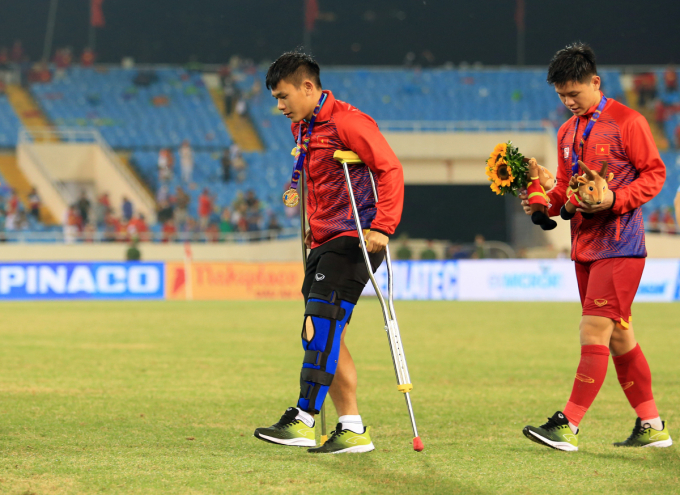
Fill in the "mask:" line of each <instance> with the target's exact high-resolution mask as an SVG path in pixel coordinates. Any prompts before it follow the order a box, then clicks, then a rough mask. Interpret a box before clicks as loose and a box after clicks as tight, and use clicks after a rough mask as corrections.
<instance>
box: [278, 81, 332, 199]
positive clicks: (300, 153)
mask: <svg viewBox="0 0 680 495" xmlns="http://www.w3.org/2000/svg"><path fill="white" fill-rule="evenodd" d="M327 96H328V93H326V92H325V91H324V92H323V93H322V94H321V99H319V103H317V104H316V107H314V112H312V118H311V119H309V125H308V126H307V132H306V133H305V138H304V139H302V123H300V127H299V130H298V138H297V147H296V148H295V167H294V168H293V177H292V178H291V179H290V188H289V189H288V190H287V191H286V192H285V193H283V204H284V205H286V206H288V207H290V208H292V207H294V206H297V204H298V201H300V196H299V195H298V192H297V187H298V181H299V180H300V175H301V173H302V167H303V165H304V163H305V158H306V156H307V152H308V151H309V141H310V140H311V138H312V129H313V128H314V124H315V123H316V117H317V116H318V115H319V112H320V111H321V107H322V106H323V104H324V103H325V102H326V97H327Z"/></svg>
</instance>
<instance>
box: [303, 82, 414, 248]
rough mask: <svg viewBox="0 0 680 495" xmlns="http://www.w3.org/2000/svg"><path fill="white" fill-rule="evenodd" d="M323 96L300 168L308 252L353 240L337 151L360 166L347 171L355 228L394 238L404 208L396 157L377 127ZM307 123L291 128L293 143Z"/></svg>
mask: <svg viewBox="0 0 680 495" xmlns="http://www.w3.org/2000/svg"><path fill="white" fill-rule="evenodd" d="M324 93H327V94H328V96H327V97H326V101H325V102H324V104H323V107H321V111H320V112H319V115H318V116H317V118H316V123H315V124H314V129H312V137H311V140H310V142H309V151H308V153H307V157H306V158H305V163H304V168H305V176H306V178H307V217H308V218H309V226H310V229H311V231H312V248H315V247H317V246H320V245H321V244H323V243H325V242H328V241H330V240H331V239H335V238H336V237H340V236H354V237H357V236H358V234H357V231H356V225H355V223H354V216H353V215H352V207H351V206H350V202H349V194H348V192H347V183H346V182H345V173H344V171H343V168H342V165H341V164H340V163H339V162H337V161H335V160H334V159H333V153H335V152H336V151H337V150H341V151H349V150H351V151H354V152H355V153H356V154H357V155H359V158H361V160H362V161H363V162H364V164H365V165H361V164H360V165H349V172H350V178H351V180H352V189H353V190H354V198H355V199H356V202H357V208H358V210H359V217H360V219H361V227H362V228H364V229H368V228H370V229H372V230H377V231H378V232H381V233H383V234H386V235H392V234H394V230H395V229H396V228H397V225H399V220H400V219H401V212H402V209H403V206H404V172H403V170H402V168H401V163H399V160H398V159H397V156H396V155H395V154H394V151H392V148H390V145H389V144H387V141H386V140H385V137H384V136H383V135H382V134H381V133H380V130H379V129H378V124H376V123H375V121H374V120H373V119H372V118H371V117H369V116H368V115H366V114H365V113H363V112H360V111H359V110H358V109H356V108H355V107H353V106H352V105H350V104H348V103H345V102H343V101H339V100H336V99H335V97H334V96H333V93H331V92H330V91H324ZM307 125H308V124H307V122H305V121H301V122H300V123H298V124H295V123H293V124H292V125H291V130H292V131H293V136H294V138H295V139H297V137H298V132H299V128H300V126H302V135H303V136H304V134H305V133H306V132H307ZM366 166H368V168H370V169H371V171H372V172H373V176H374V178H375V185H376V189H377V190H378V199H379V201H378V204H377V205H376V203H375V200H374V198H373V188H372V186H371V179H370V177H369V174H368V170H367V169H366Z"/></svg>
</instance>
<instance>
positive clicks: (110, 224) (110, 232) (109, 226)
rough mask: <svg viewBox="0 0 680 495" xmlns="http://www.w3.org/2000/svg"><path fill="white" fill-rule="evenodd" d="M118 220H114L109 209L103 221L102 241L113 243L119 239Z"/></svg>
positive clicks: (119, 228) (120, 228) (119, 225)
mask: <svg viewBox="0 0 680 495" xmlns="http://www.w3.org/2000/svg"><path fill="white" fill-rule="evenodd" d="M122 230H123V229H122V226H121V224H120V220H118V219H117V218H116V216H115V215H114V214H113V212H112V211H111V210H110V209H109V212H108V213H107V214H106V220H105V221H104V241H106V242H115V241H117V240H118V239H119V238H120V234H121V231H122Z"/></svg>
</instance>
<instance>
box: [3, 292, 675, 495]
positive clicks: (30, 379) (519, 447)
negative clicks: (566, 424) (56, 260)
mask: <svg viewBox="0 0 680 495" xmlns="http://www.w3.org/2000/svg"><path fill="white" fill-rule="evenodd" d="M396 309H397V313H398V315H399V320H400V326H401V329H402V338H403V341H404V347H405V351H406V356H407V358H408V363H409V366H410V371H411V378H412V380H413V384H414V387H415V388H414V390H413V392H412V394H411V397H412V400H413V406H414V410H415V413H416V418H417V420H418V425H419V428H420V434H421V438H422V439H423V441H424V443H425V451H424V452H422V453H417V452H414V451H413V450H412V447H411V431H410V424H409V421H408V415H407V412H406V407H405V404H404V399H403V397H402V395H401V394H400V393H399V392H398V391H397V390H396V382H395V378H394V371H393V369H392V362H391V359H390V355H389V350H388V343H387V338H386V336H385V333H384V331H383V330H382V319H381V316H380V311H379V307H378V304H377V302H376V301H375V300H363V301H361V302H360V303H359V305H358V307H357V309H356V312H355V314H354V316H353V319H352V325H351V326H350V330H349V335H348V337H347V342H348V345H349V346H350V350H351V352H352V354H353V356H354V358H355V360H356V362H357V365H358V372H359V380H360V384H359V402H360V408H361V413H362V415H363V418H364V421H365V423H366V424H368V425H371V426H373V440H374V443H375V445H376V450H375V451H374V452H372V453H369V454H354V455H336V456H311V455H310V454H307V452H306V451H305V450H304V449H300V448H295V447H278V446H275V445H271V444H268V443H265V442H261V441H258V440H256V439H255V438H254V437H253V436H252V433H253V430H254V428H255V427H257V426H263V425H264V426H266V425H269V424H272V423H273V422H275V421H276V420H278V418H279V416H280V415H281V414H282V413H283V411H284V409H285V408H286V407H287V406H290V405H293V404H294V402H295V399H296V396H297V389H298V376H299V368H300V362H301V359H302V354H301V349H300V343H299V335H300V329H301V326H302V317H301V314H300V313H301V310H302V305H301V303H283V302H247V303H246V302H193V303H188V302H87V303H86V302H69V303H64V302H59V303H52V302H50V303H3V304H2V305H0V312H1V314H2V317H1V318H0V321H1V322H2V325H1V326H0V493H16V494H57V493H67V494H71V493H88V494H89V493H144V494H149V493H164V494H165V493H296V494H303V493H308V494H321V493H471V494H496V493H523V494H546V493H556V494H557V493H635V494H647V493H678V492H680V480H679V477H680V455H679V451H678V447H676V446H673V447H671V448H669V449H639V450H621V449H616V448H614V447H612V446H611V443H612V442H614V441H617V440H622V439H625V438H626V437H627V436H628V435H629V433H630V431H631V429H632V427H633V423H634V420H635V414H634V412H633V410H632V409H631V408H630V406H629V405H628V403H627V401H626V399H625V396H624V394H623V393H622V392H621V390H620V388H619V385H618V382H617V380H616V375H615V372H614V367H613V364H611V361H610V365H609V372H608V376H607V380H606V382H605V384H604V386H603V388H602V391H601V393H600V395H599V396H598V398H597V399H596V400H595V403H594V404H593V407H592V408H591V410H590V411H589V412H588V414H587V415H586V418H585V420H584V421H583V423H582V424H581V427H582V435H581V439H580V442H581V444H580V446H579V447H580V451H579V452H576V453H565V452H558V451H554V450H551V449H547V448H545V447H541V446H539V445H537V444H534V443H532V442H529V441H528V440H527V439H526V438H524V436H523V435H522V427H523V426H524V425H525V424H528V423H531V424H534V425H537V424H541V423H543V422H544V421H545V418H546V417H547V416H549V415H552V414H553V413H554V412H555V411H556V410H557V409H561V408H562V407H563V406H564V404H565V402H566V399H567V398H568V396H569V392H570V390H571V385H572V381H573V376H574V373H575V369H576V366H577V364H578V359H579V342H578V330H577V328H578V321H579V317H580V311H579V306H578V305H577V304H566V303H564V304H554V303H553V304H548V303H533V304H532V303H522V304H518V303H463V302H401V301H398V302H397V303H396ZM634 314H635V325H636V333H637V336H638V340H639V341H640V343H641V346H642V348H643V350H644V351H645V353H646V355H647V357H648V360H649V362H650V365H651V368H652V373H653V377H654V391H655V396H656V401H657V405H658V406H659V410H660V411H661V412H662V416H663V418H664V419H666V420H667V422H668V423H669V427H670V431H671V435H672V436H673V437H674V438H675V440H676V442H677V441H680V358H679V357H680V352H679V351H680V305H678V304H636V305H635V306H634ZM328 406H330V407H329V423H331V425H332V424H334V423H335V420H336V415H335V412H334V409H333V407H332V405H331V403H330V401H329V403H328Z"/></svg>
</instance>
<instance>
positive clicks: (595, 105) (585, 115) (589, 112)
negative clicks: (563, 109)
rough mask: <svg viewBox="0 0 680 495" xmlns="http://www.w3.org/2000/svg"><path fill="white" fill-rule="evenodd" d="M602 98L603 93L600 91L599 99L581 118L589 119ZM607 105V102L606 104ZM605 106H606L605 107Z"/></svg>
mask: <svg viewBox="0 0 680 495" xmlns="http://www.w3.org/2000/svg"><path fill="white" fill-rule="evenodd" d="M603 97H604V93H603V92H602V91H600V99H599V100H598V101H597V103H595V104H594V105H593V106H592V107H590V108H589V109H588V110H587V111H586V113H584V114H583V115H582V117H589V116H590V115H592V114H594V113H595V110H597V106H598V105H599V104H600V101H602V98H603ZM607 103H608V102H607ZM605 106H607V105H605Z"/></svg>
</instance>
